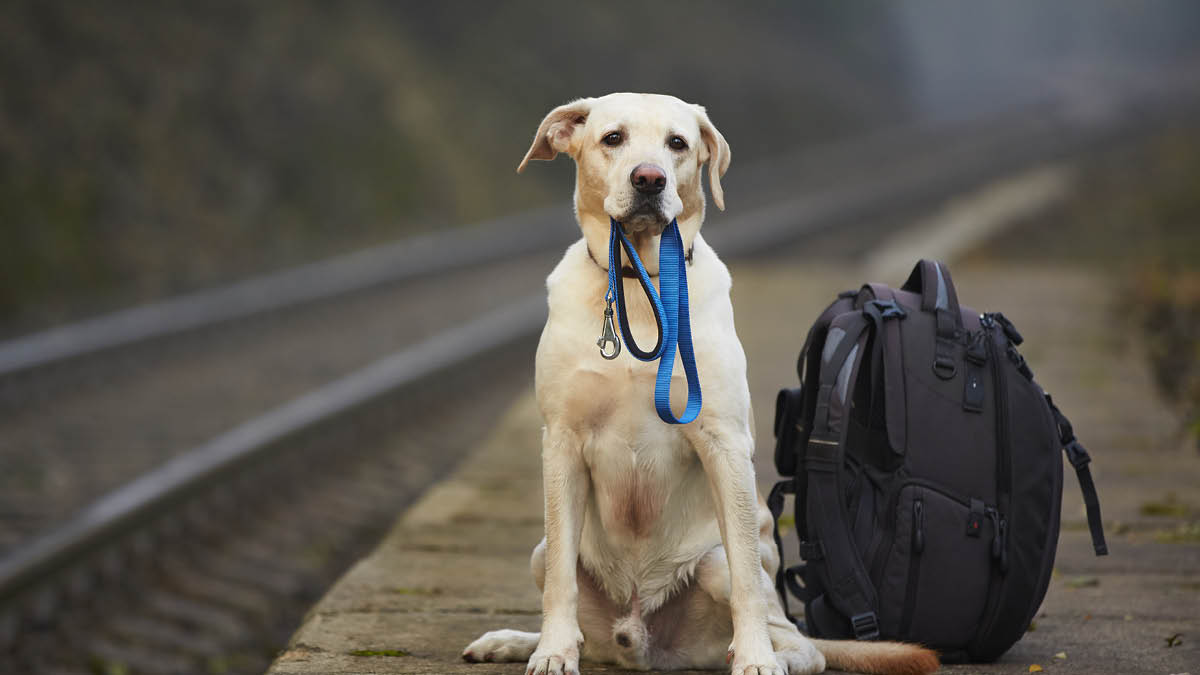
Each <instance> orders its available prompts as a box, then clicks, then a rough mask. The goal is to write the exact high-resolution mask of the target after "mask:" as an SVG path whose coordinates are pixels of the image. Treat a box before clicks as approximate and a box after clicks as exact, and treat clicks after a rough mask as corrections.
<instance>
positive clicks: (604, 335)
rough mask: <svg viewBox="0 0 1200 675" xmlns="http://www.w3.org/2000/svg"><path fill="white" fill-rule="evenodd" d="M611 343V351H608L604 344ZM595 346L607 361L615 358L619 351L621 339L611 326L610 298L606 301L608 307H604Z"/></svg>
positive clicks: (611, 309)
mask: <svg viewBox="0 0 1200 675" xmlns="http://www.w3.org/2000/svg"><path fill="white" fill-rule="evenodd" d="M609 342H611V343H612V353H611V354H610V353H608V351H607V350H606V349H605V347H604V345H605V344H606V343H609ZM596 346H597V347H599V348H600V356H603V357H604V358H606V359H608V360H609V361H611V360H613V359H615V358H617V355H618V354H620V353H621V340H619V339H618V338H617V331H616V330H615V329H614V328H613V308H612V300H609V301H608V307H605V308H604V326H603V328H601V330H600V337H599V339H597V340H596Z"/></svg>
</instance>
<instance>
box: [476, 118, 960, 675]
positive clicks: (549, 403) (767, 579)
mask: <svg viewBox="0 0 1200 675" xmlns="http://www.w3.org/2000/svg"><path fill="white" fill-rule="evenodd" d="M560 152H564V153H567V154H568V155H570V156H571V157H572V158H573V159H574V160H575V162H576V165H577V177H576V184H575V210H576V214H577V216H578V219H579V225H580V228H581V229H582V230H583V238H582V239H580V240H579V241H577V242H576V243H575V244H573V245H571V246H570V247H569V248H568V249H567V252H566V255H564V256H563V259H562V261H561V262H560V263H559V264H558V266H557V267H556V268H555V269H554V271H553V272H552V273H551V274H550V277H549V279H548V280H547V287H548V289H549V295H550V298H549V305H550V308H549V319H548V320H547V322H546V326H545V329H544V330H543V332H542V337H541V342H540V344H539V345H538V351H537V367H536V392H537V401H538V405H539V406H540V408H541V413H542V417H543V419H544V420H545V429H544V431H543V437H542V466H543V477H544V483H545V509H546V510H545V527H546V536H545V539H543V540H542V541H541V543H539V544H538V545H537V547H536V548H535V549H534V551H533V558H532V560H531V562H530V566H531V567H532V570H533V577H534V580H535V581H536V583H537V585H538V587H539V588H540V589H542V594H543V595H542V631H541V633H526V632H520V631H514V630H499V631H492V632H489V633H487V634H485V635H483V636H482V637H480V638H479V639H478V640H476V641H474V642H473V643H471V645H470V646H468V647H467V648H466V650H465V651H464V652H463V658H465V659H466V660H468V661H526V660H527V661H528V664H529V666H528V673H530V674H531V675H546V674H553V675H560V674H564V673H566V674H570V673H578V672H579V660H580V658H581V657H582V658H584V659H587V660H591V661H600V662H609V663H616V664H619V665H621V666H624V667H628V668H637V669H650V668H654V669H685V668H704V669H710V668H721V667H724V666H725V664H727V663H730V662H732V668H733V673H734V675H782V674H783V673H791V674H792V675H799V674H801V673H817V672H821V671H822V670H824V669H825V667H826V665H827V664H828V665H829V666H831V667H835V668H840V669H845V670H855V671H860V672H870V673H924V672H929V671H932V670H935V669H936V668H937V658H936V656H935V655H934V654H933V653H932V652H930V651H928V650H925V649H922V648H919V647H916V646H912V645H904V644H899V643H858V642H844V641H833V642H831V641H822V640H810V639H808V638H806V637H805V636H804V635H802V634H801V633H800V632H799V631H798V630H797V629H796V627H795V626H794V625H793V624H792V623H790V622H789V621H788V620H787V619H786V618H785V616H784V613H783V610H782V607H781V605H780V602H779V598H778V597H777V596H776V594H775V588H774V585H773V583H772V579H773V577H774V574H775V570H776V569H777V568H778V566H779V557H778V554H777V552H776V550H775V546H774V542H773V539H772V536H771V525H772V522H771V516H770V513H769V512H768V510H767V508H766V505H765V503H764V502H763V500H762V499H761V498H760V497H759V496H758V494H757V491H756V487H755V477H754V465H753V464H752V462H751V458H752V455H753V453H754V437H753V432H752V431H751V429H752V420H751V411H750V392H749V388H748V386H747V383H746V358H745V354H744V353H743V351H742V346H741V343H740V342H739V341H738V338H737V333H736V332H735V331H734V327H733V308H732V306H731V304H730V300H729V288H730V278H729V271H728V270H727V269H726V267H725V265H724V264H722V262H721V261H720V260H719V259H718V258H717V255H716V253H714V252H713V250H712V249H711V248H709V246H708V244H706V243H705V242H704V238H703V237H701V236H700V224H701V223H702V222H703V220H704V206H705V198H704V189H703V187H702V185H701V173H702V169H703V167H704V165H705V164H706V163H707V164H708V179H709V185H710V186H711V188H712V196H713V201H714V202H715V203H716V205H717V207H718V208H721V209H724V207H725V200H724V194H723V193H722V191H721V176H722V175H723V174H724V173H725V170H726V169H727V168H728V167H729V158H730V152H729V145H728V143H726V142H725V139H724V138H723V137H722V136H721V133H720V132H718V131H717V129H716V127H714V126H713V124H712V122H710V121H709V118H708V115H707V114H706V113H705V111H704V108H702V107H700V106H697V105H691V104H688V103H685V102H683V101H681V100H679V99H677V98H674V97H671V96H660V95H651V94H611V95H608V96H604V97H601V98H588V99H581V100H578V101H574V102H572V103H568V104H566V105H563V106H560V107H558V108H555V109H554V110H552V111H551V112H550V114H549V115H547V116H546V118H545V119H544V120H543V121H542V123H541V126H539V127H538V130H537V135H536V136H535V137H534V139H533V145H532V146H530V148H529V152H528V153H527V154H526V155H525V159H524V160H522V162H521V165H520V166H519V167H518V168H517V171H521V170H523V169H524V168H525V166H526V165H527V164H528V163H529V161H530V160H533V159H543V160H549V159H553V158H554V157H555V155H557V154H558V153H560ZM610 217H612V218H613V219H615V220H617V221H618V222H620V223H622V224H623V225H624V228H625V230H626V232H627V233H628V235H629V236H630V239H631V241H632V242H633V243H634V245H635V246H636V247H637V251H638V254H639V255H640V256H641V259H642V261H643V262H644V264H645V267H646V269H647V271H648V272H649V273H650V274H651V275H657V273H658V245H659V238H660V235H661V234H662V232H663V230H664V228H665V227H666V226H667V224H669V223H670V222H671V220H672V219H675V218H677V219H678V223H679V230H680V233H681V235H682V239H683V245H684V249H685V250H686V251H690V256H689V257H690V263H688V269H687V276H688V282H689V290H690V295H691V320H692V326H693V334H694V335H695V336H696V338H695V355H696V362H697V365H698V368H699V371H700V378H701V383H702V385H703V391H704V407H703V410H702V411H701V413H700V416H699V418H698V419H696V420H695V421H694V422H692V423H690V424H686V425H668V424H665V423H663V421H662V420H660V419H659V417H658V415H657V414H656V413H655V409H654V405H653V402H652V394H653V391H654V382H655V374H656V372H657V364H656V363H653V362H649V363H647V362H642V361H638V360H636V359H634V358H633V357H631V356H629V355H628V354H627V353H626V354H621V355H620V356H619V357H618V358H616V359H614V360H611V361H609V360H605V359H604V358H601V355H600V354H599V350H598V349H597V346H596V337H597V335H598V333H599V332H600V326H601V319H602V316H603V311H604V296H605V291H606V289H607V284H608V273H607V266H608V242H609V231H610V221H609V218H610ZM623 282H624V283H625V284H626V286H627V288H626V290H627V293H626V296H627V302H628V305H627V307H628V310H627V313H628V317H629V323H630V327H631V330H632V331H633V333H634V335H635V337H637V338H639V342H640V343H641V344H643V345H646V344H653V340H654V335H655V334H656V324H655V321H654V313H653V310H652V308H651V306H650V304H649V302H648V301H647V300H646V298H645V296H644V294H642V292H641V288H640V286H639V285H638V282H637V280H636V279H630V278H625V279H623ZM626 351H628V350H626ZM674 372H675V382H674V383H673V384H674V385H675V386H673V387H672V398H673V399H674V401H673V402H674V408H675V409H676V410H680V409H681V408H682V401H683V399H684V397H685V394H684V392H685V391H686V383H685V382H684V381H683V375H682V369H681V368H680V367H679V366H678V365H677V366H676V368H675V371H674Z"/></svg>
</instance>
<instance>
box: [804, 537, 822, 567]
mask: <svg viewBox="0 0 1200 675" xmlns="http://www.w3.org/2000/svg"><path fill="white" fill-rule="evenodd" d="M824 557H825V547H824V546H821V541H820V540H819V539H818V540H816V541H804V540H803V539H801V540H800V559H801V560H803V561H804V562H812V561H814V560H820V559H821V558H824Z"/></svg>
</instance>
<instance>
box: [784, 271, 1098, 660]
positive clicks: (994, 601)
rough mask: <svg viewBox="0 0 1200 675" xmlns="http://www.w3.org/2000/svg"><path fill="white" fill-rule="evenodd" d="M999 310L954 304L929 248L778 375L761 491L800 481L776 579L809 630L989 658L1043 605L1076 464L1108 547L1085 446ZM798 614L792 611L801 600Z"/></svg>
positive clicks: (850, 297) (828, 323) (844, 299)
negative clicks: (790, 548) (795, 555)
mask: <svg viewBox="0 0 1200 675" xmlns="http://www.w3.org/2000/svg"><path fill="white" fill-rule="evenodd" d="M1021 341H1022V338H1021V335H1020V334H1019V333H1018V332H1017V330H1016V328H1014V327H1013V325H1012V323H1010V322H1009V321H1008V320H1007V319H1006V318H1004V315H1002V314H1000V313H994V314H982V315H981V314H979V313H978V312H976V311H974V310H972V309H969V308H966V307H960V306H959V304H958V297H957V295H956V293H955V291H954V284H953V283H952V282H951V280H950V273H949V271H948V270H947V269H946V267H945V266H944V265H942V264H940V263H937V262H933V261H928V260H922V261H921V262H920V263H918V264H917V266H916V268H915V269H914V270H913V272H912V275H911V276H910V277H909V278H908V281H906V282H905V284H904V286H902V287H901V288H900V289H893V288H890V287H888V286H884V285H882V284H868V285H866V286H863V287H862V289H860V290H857V291H847V292H844V293H842V294H840V295H839V296H838V298H837V299H836V300H835V301H834V302H833V303H832V304H831V305H830V306H829V307H828V308H827V309H826V310H825V311H824V312H823V313H822V314H821V316H820V318H818V319H817V321H816V323H814V324H813V326H812V328H811V329H810V330H809V332H808V337H807V339H806V340H805V342H804V348H803V350H802V351H801V352H800V359H799V363H798V365H797V371H798V373H799V375H800V380H801V383H802V384H801V386H800V387H799V388H795V389H784V390H783V391H781V392H779V398H778V400H777V401H776V409H775V437H776V448H775V466H776V468H777V469H778V470H779V473H780V474H781V475H782V476H785V477H786V478H785V480H783V481H781V482H779V483H778V484H776V485H775V488H774V489H773V490H772V491H771V495H770V497H769V498H768V500H767V502H768V505H769V507H770V508H771V511H772V512H773V514H774V515H775V518H776V530H775V541H776V544H777V545H778V546H779V547H780V555H781V557H782V556H783V554H784V546H783V544H782V542H781V541H780V537H779V527H778V520H779V516H780V514H781V512H782V510H783V505H784V495H785V494H795V495H796V499H795V528H796V533H797V534H798V536H799V539H800V542H799V552H800V557H801V558H802V559H803V561H804V562H803V564H800V565H796V566H794V567H791V568H785V567H784V566H783V565H781V566H780V572H779V575H778V578H777V579H776V584H777V587H778V590H779V592H780V594H781V595H782V597H783V602H784V608H785V610H786V609H787V594H788V592H789V591H790V592H791V593H792V594H793V595H795V596H796V597H797V598H799V599H800V600H802V601H803V602H804V618H805V620H804V624H805V625H804V626H802V627H803V628H805V630H806V631H807V632H808V634H810V635H812V636H813V637H821V638H833V639H847V638H857V639H863V640H868V639H878V638H882V639H890V640H903V641H906V642H915V643H920V644H923V645H925V646H927V647H930V648H933V649H937V650H939V651H940V652H942V657H943V659H945V660H947V661H955V660H972V661H991V660H994V659H996V658H997V657H998V656H1000V655H1001V654H1003V653H1004V651H1005V650H1007V649H1008V648H1009V647H1010V646H1012V644H1013V643H1015V642H1016V641H1017V640H1018V639H1020V637H1021V635H1022V634H1024V632H1025V630H1026V629H1027V628H1028V627H1029V624H1030V621H1031V620H1032V619H1033V616H1034V613H1035V612H1036V611H1037V609H1038V606H1039V605H1040V604H1041V601H1042V598H1043V596H1044V595H1045V593H1046V586H1047V584H1048V583H1049V581H1050V572H1051V569H1052V568H1053V566H1054V554H1055V548H1056V547H1057V544H1058V529H1059V510H1060V506H1061V500H1062V485H1063V476H1062V474H1063V469H1062V460H1060V459H1059V449H1060V448H1061V449H1064V450H1065V451H1066V455H1067V459H1068V460H1069V461H1070V462H1071V465H1072V466H1073V467H1074V468H1075V471H1076V474H1077V475H1078V477H1079V483H1080V486H1081V488H1082V490H1083V495H1084V502H1085V503H1086V505H1087V517H1088V526H1089V527H1090V529H1091V535H1092V543H1093V545H1094V547H1095V550H1096V554H1097V555H1105V554H1106V553H1107V547H1106V545H1105V542H1104V532H1103V530H1102V527H1101V522H1100V506H1099V502H1098V501H1097V498H1096V488H1095V485H1094V483H1093V482H1092V477H1091V472H1090V471H1089V470H1088V462H1089V461H1090V458H1089V457H1088V454H1087V451H1086V450H1084V448H1083V446H1082V445H1080V444H1079V442H1078V441H1077V440H1076V439H1075V435H1074V432H1073V431H1072V429H1071V424H1070V422H1068V421H1067V419H1066V418H1065V417H1063V415H1062V413H1060V412H1059V411H1058V408H1056V407H1055V406H1054V403H1053V401H1051V400H1050V396H1049V395H1047V394H1046V393H1045V392H1044V391H1043V390H1042V388H1041V387H1039V386H1038V385H1037V383H1036V382H1034V381H1033V373H1032V372H1031V371H1030V370H1029V367H1028V366H1027V365H1026V363H1025V360H1024V359H1023V358H1022V357H1021V355H1020V354H1019V353H1018V352H1017V349H1016V346H1017V345H1019V344H1021ZM789 618H791V615H790V614H789Z"/></svg>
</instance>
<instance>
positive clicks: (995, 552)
mask: <svg viewBox="0 0 1200 675" xmlns="http://www.w3.org/2000/svg"><path fill="white" fill-rule="evenodd" d="M987 515H988V518H990V519H991V521H992V558H994V559H998V558H999V557H1000V554H1001V552H1002V551H1003V549H1004V546H1003V544H1001V542H1000V512H999V511H997V510H996V509H994V508H992V507H990V506H989V507H987Z"/></svg>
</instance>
